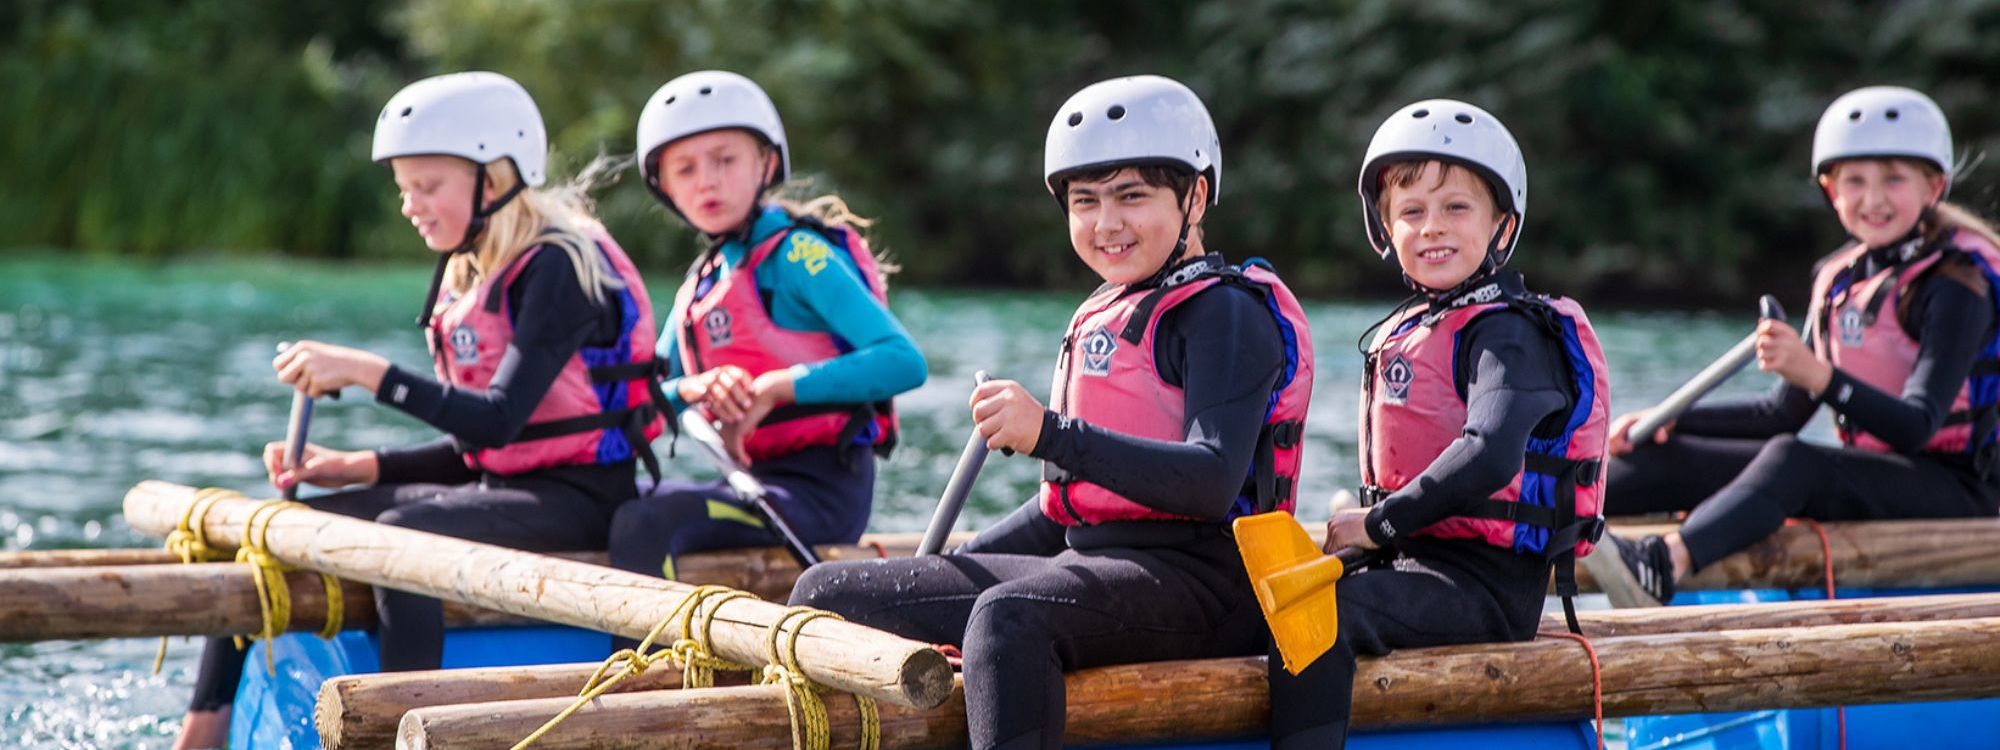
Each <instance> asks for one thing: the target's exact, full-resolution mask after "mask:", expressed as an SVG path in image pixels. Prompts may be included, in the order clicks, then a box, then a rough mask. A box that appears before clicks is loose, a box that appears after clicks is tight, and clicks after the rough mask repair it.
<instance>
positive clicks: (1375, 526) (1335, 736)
mask: <svg viewBox="0 0 2000 750" xmlns="http://www.w3.org/2000/svg"><path fill="white" fill-rule="evenodd" d="M1457 347H1458V349H1457V353H1456V355H1455V356H1454V358H1453V359H1454V361H1455V362H1457V363H1459V364H1458V365H1457V366H1456V367H1455V368H1454V372H1453V386H1454V387H1455V388H1456V389H1457V390H1458V392H1459V393H1460V394H1461V395H1462V396H1463V397H1464V398H1465V402H1466V421H1465V427H1464V429H1463V431H1462V432H1461V433H1460V436H1459V438H1458V439H1457V440H1454V441H1452V443H1451V444H1450V445H1449V446H1447V447H1446V448H1445V450H1444V452H1443V453H1441V454H1439V455H1438V457H1437V459H1435V460H1434V461H1432V462H1431V464H1430V466H1429V467H1428V468H1426V469H1425V470H1424V472H1423V473H1422V474H1421V475H1419V476H1418V477H1417V478H1416V479H1415V480H1413V481H1411V482H1410V483H1409V484H1407V485H1405V486H1404V487H1403V488H1402V489H1399V490H1397V491H1396V492H1393V493H1391V494H1390V495H1389V496H1388V497H1386V498H1384V499H1383V500H1382V502H1380V503H1377V504H1376V505H1375V506H1374V507H1373V508H1372V509H1370V510H1369V512H1368V531H1369V537H1370V538H1371V539H1373V540H1374V541H1375V543H1376V544H1378V545H1381V546H1382V547H1383V548H1384V549H1388V550H1392V551H1393V553H1394V554H1393V557H1391V558H1390V559H1388V560H1387V561H1385V562H1380V563H1376V564H1374V565H1371V566H1368V567H1365V568H1363V569H1361V570H1359V571H1350V572H1349V573H1348V574H1347V575H1346V576H1345V577H1343V578H1342V579H1341V580H1340V583H1339V584H1338V585H1337V587H1336V590H1335V591H1336V593H1335V601H1336V602H1337V603H1338V606H1339V608H1340V637H1339V638H1338V639H1337V640H1336V641H1335V642H1334V645H1333V648H1332V649H1330V650H1329V651H1327V653H1326V654H1325V655H1323V656H1321V657H1320V658H1319V660H1318V661H1315V662H1313V664H1312V665H1311V666H1309V667H1307V668H1306V669H1305V671H1304V672H1303V673H1301V674H1299V675H1297V676H1293V675H1291V674H1290V673H1288V672H1286V671H1285V669H1284V667H1283V663H1284V662H1283V659H1282V658H1281V657H1280V656H1279V654H1278V652H1277V649H1276V647H1275V644H1274V645H1273V647H1272V649H1271V651H1270V654H1269V669H1270V679H1271V747H1272V748H1274V749H1275V750H1308V749H1310V750H1324V749H1326V748H1339V747H1341V746H1342V745H1343V744H1344V743H1345V742H1346V741H1347V729H1348V720H1349V715H1350V711H1351V709H1352V703H1353V687H1354V674H1355V669H1356V662H1355V657H1356V656H1357V655H1362V654H1365V655H1369V656H1381V655H1384V654H1387V653H1389V652H1390V651H1392V650H1394V649H1398V648H1416V647H1422V646H1442V645H1449V644H1458V643H1490V642H1498V641H1522V640H1527V639H1530V638H1533V637H1534V635H1535V630H1536V628H1537V626H1538V625H1539V624H1540V621H1541V616H1542V605H1543V602H1544V601H1545V597H1546V595H1547V591H1548V585H1549V571H1550V563H1549V561H1548V560H1546V559H1544V558H1542V557H1541V556H1539V555H1524V554H1519V553H1516V552H1514V551H1512V550H1507V549H1501V548H1499V547H1495V546H1493V545H1490V544H1487V543H1485V542H1482V541H1476V540H1469V539H1436V538H1429V537H1422V536H1407V535H1403V536H1398V537H1389V536H1385V535H1384V534H1383V528H1384V525H1383V523H1382V521H1383V520H1384V519H1387V520H1388V521H1389V524H1388V526H1389V527H1391V528H1394V529H1422V528H1424V527H1427V526H1430V525H1431V524H1434V523H1437V522H1439V521H1442V520H1445V519H1446V518H1449V517H1451V516H1453V515H1455V514H1457V513H1459V512H1461V511H1464V510H1468V509H1469V508H1470V507H1472V506H1473V505H1474V504H1475V503H1477V502H1478V501H1481V500H1484V499H1486V498H1490V497H1493V496H1494V495H1495V494H1497V493H1498V492H1499V491H1500V490H1501V489H1503V488H1505V487H1506V486H1507V484H1508V483H1509V482H1511V481H1512V480H1513V478H1514V476H1515V475H1516V474H1519V473H1520V471H1521V460H1522V456H1523V455H1524V454H1525V453H1526V451H1527V444H1528V438H1529V436H1530V435H1531V434H1538V435H1539V434H1549V433H1551V432H1552V431H1553V432H1560V431H1561V429H1562V425H1560V424H1558V423H1557V422H1560V421H1561V420H1563V418H1564V415H1567V414H1569V412H1570V410H1571V408H1572V405H1573V404H1574V403H1575V400H1576V389H1575V386H1574V384H1573V383H1572V382H1571V380H1570V377H1569V374H1568V373H1569V365H1568V360H1567V358H1566V357H1565V356H1564V355H1563V352H1562V348H1561V345H1560V344H1559V343H1558V342H1557V340H1556V339H1555V338H1554V337H1553V336H1552V335H1551V334H1550V332H1549V331H1548V329H1546V328H1544V327H1542V326H1541V325H1540V324H1538V323H1536V322H1534V321H1532V320H1530V319H1529V318H1528V316H1526V315H1523V314H1520V313H1518V312H1515V311H1513V310H1502V311H1498V312H1493V313H1488V314H1486V315H1484V316H1482V317H1480V318H1478V319H1477V320H1474V321H1473V322H1472V323H1471V324H1470V325H1468V326H1467V327H1466V328H1465V329H1464V331H1463V332H1462V333H1461V334H1460V336H1459V339H1458V343H1457ZM1369 376H1370V375H1364V376H1363V377H1369Z"/></svg>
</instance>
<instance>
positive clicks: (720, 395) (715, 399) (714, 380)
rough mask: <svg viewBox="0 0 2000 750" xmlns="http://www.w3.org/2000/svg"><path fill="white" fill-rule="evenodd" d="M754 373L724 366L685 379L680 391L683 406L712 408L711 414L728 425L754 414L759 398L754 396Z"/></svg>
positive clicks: (732, 366) (682, 379)
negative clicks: (752, 406)
mask: <svg viewBox="0 0 2000 750" xmlns="http://www.w3.org/2000/svg"><path fill="white" fill-rule="evenodd" d="M751 385H752V380H751V377H750V372H749V371H748V370H745V369H743V368H741V367H737V366H736V365H722V366H720V367H714V368H710V369H709V370H707V371H705V372H702V373H700V374H696V375H689V376H687V377H684V378H681V382H680V385H679V386H678V387H677V388H676V390H679V391H680V397H681V402H682V403H685V404H690V405H692V404H701V405H703V406H706V407H708V413H709V414H712V415H714V416H715V418H716V419H720V420H722V421H724V422H735V421H738V420H741V419H742V418H743V413H744V412H746V411H749V410H750V407H751V405H752V402H753V401H754V400H755V394H753V393H752V392H751V389H750V387H751Z"/></svg>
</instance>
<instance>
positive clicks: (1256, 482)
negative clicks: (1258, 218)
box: [1041, 256, 1313, 526]
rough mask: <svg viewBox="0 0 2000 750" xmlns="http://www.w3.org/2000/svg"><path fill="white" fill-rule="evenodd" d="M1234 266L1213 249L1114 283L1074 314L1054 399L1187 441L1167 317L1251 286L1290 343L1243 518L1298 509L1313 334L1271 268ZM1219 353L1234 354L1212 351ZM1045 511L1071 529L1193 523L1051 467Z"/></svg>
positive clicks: (1080, 412)
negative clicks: (1160, 359)
mask: <svg viewBox="0 0 2000 750" xmlns="http://www.w3.org/2000/svg"><path fill="white" fill-rule="evenodd" d="M1260 262H1261V261H1255V260H1253V261H1251V262H1250V263H1247V264H1244V265H1242V266H1230V265H1224V264H1223V263H1222V262H1221V261H1220V260H1219V259H1218V258H1216V257H1215V256H1209V257H1207V258H1204V259H1202V260H1201V261H1196V262H1194V263H1192V264H1189V265H1187V266H1183V267H1182V268H1181V269H1179V270H1177V271H1175V272H1174V274H1172V275H1171V276H1169V277H1168V278H1167V280H1166V281H1164V282H1163V283H1161V285H1160V286H1159V287H1156V288H1154V289H1152V290H1151V291H1146V290H1140V289H1132V288H1130V287H1127V286H1114V285H1110V284H1107V285H1105V286H1104V287H1102V288H1100V289H1098V290H1097V292H1096V293H1094V294H1092V295H1091V296H1090V298H1089V299H1086V300H1084V302H1083V305H1082V306H1081V307H1078V308H1077V310H1076V314H1075V316H1073V317H1072V318H1070V324H1069V329H1068V333H1067V334H1065V335H1064V336H1063V349H1062V356H1061V358H1060V360H1059V362H1058V364H1057V365H1056V372H1055V384H1054V385H1053V386H1052V388H1051V392H1050V397H1049V400H1050V405H1051V407H1052V408H1054V409H1055V411H1056V412H1057V413H1059V414H1063V415H1065V416H1071V417H1077V418H1080V419H1082V420H1084V421H1086V422H1089V423H1091V424H1094V425H1097V426H1099V427H1103V428H1105V429H1108V430H1112V431H1115V432H1119V433H1123V434H1126V435H1133V436H1137V437H1142V438H1152V439H1155V440H1170V441H1174V442H1179V441H1181V440H1184V439H1185V438H1186V431H1187V425H1186V411H1187V403H1186V401H1185V400H1184V397H1183V394H1182V392H1181V389H1180V388H1178V387H1175V386H1172V385H1169V384H1168V383H1167V382H1166V381H1164V380H1162V379H1161V378H1160V372H1159V368H1158V365H1157V363H1155V362H1154V360H1153V345H1154V334H1155V332H1156V329H1158V327H1159V325H1160V318H1161V316H1163V315H1165V314H1166V312H1167V311H1168V310H1171V309H1173V308H1174V306H1176V305H1179V304H1181V303H1182V302H1185V301H1187V300H1188V299H1189V298H1191V297H1193V296H1195V295H1196V294H1200V293H1201V292H1202V291H1203V290H1206V289H1208V288H1209V287H1211V286H1215V285H1217V284H1235V285H1238V286H1241V287H1243V288H1246V289H1250V290H1252V291H1254V292H1256V293H1257V295H1258V296H1259V297H1260V298H1261V299H1263V300H1264V305H1265V307H1266V308H1267V309H1268V310H1269V311H1270V313H1271V317H1272V319H1273V321H1275V322H1276V323H1277V326H1278V330H1279V332H1280V334H1281V335H1282V336H1283V338H1284V342H1285V369H1284V373H1283V374H1282V375H1280V376H1279V378H1278V385H1277V389H1276V390H1275V391H1274V392H1272V394H1271V398H1270V401H1269V402H1268V404H1267V405H1266V407H1265V413H1264V429H1263V430H1262V431H1260V432H1259V433H1258V438H1257V451H1256V458H1255V459H1254V460H1253V462H1252V465H1251V472H1250V474H1251V475H1250V476H1248V477H1245V478H1244V491H1243V494H1242V495H1240V496H1238V497H1237V498H1236V504H1235V505H1234V506H1233V507H1232V508H1231V509H1230V511H1229V514H1228V516H1227V518H1226V519H1225V522H1227V521H1228V520H1234V519H1235V518H1236V517H1238V516H1244V515H1252V514H1257V513H1267V512H1270V511H1274V510H1275V511H1283V512H1287V513H1289V512H1291V510H1292V507H1293V505H1294V504H1295V502H1296V501H1295V497H1294V496H1295V493H1296V489H1297V486H1298V478H1299V462H1300V458H1301V453H1302V452H1303V451H1302V446H1301V442H1302V438H1303V437H1304V433H1305V418H1306V407H1307V405H1308V403H1309V402H1310V401H1311V399H1312V380H1313V350H1312V333H1311V330H1310V328H1308V326H1307V325H1306V316H1305V312H1304V310H1303V309H1301V308H1300V307H1299V302H1298V299H1297V298H1295V297H1293V296H1292V292H1291V290H1290V289H1287V288H1286V287H1285V283H1284V282H1283V281H1281V280H1279V278H1278V276H1277V274H1274V273H1272V272H1271V271H1270V269H1269V268H1268V267H1266V266H1262V265H1257V264H1258V263H1260ZM1209 356H1228V355H1227V353H1225V352H1212V353H1209ZM1042 472H1043V475H1042V479H1043V481H1042V500H1041V503H1042V513H1043V515H1046V516H1048V517H1049V519H1051V520H1053V521H1055V522H1057V523H1060V524H1062V525H1064V526H1086V525H1094V524H1101V523H1106V522H1110V521H1127V520H1187V519H1185V518H1183V517H1180V516H1175V515H1173V514H1169V513H1164V512H1161V511H1157V510H1154V509H1152V508H1148V507H1146V506H1144V505H1140V504H1138V503H1136V502H1133V501H1131V500H1127V499H1125V498H1123V497H1120V496H1119V495H1117V494H1115V493H1113V492H1112V491H1110V490H1108V489H1105V488H1103V487H1101V486H1098V485H1096V484H1092V483H1090V482H1087V481H1084V480H1082V479H1077V478H1075V477H1073V476H1071V475H1069V473H1068V472H1065V471H1063V470H1062V469H1061V468H1059V467H1057V466H1056V465H1055V464H1052V463H1048V462H1043V464H1042Z"/></svg>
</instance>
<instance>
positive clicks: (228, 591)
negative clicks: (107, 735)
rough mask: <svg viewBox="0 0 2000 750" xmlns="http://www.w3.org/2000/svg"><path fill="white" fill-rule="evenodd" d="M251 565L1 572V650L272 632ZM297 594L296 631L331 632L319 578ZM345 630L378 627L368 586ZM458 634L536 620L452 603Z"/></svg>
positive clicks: (450, 614) (309, 576) (346, 609)
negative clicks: (32, 644) (18, 644)
mask: <svg viewBox="0 0 2000 750" xmlns="http://www.w3.org/2000/svg"><path fill="white" fill-rule="evenodd" d="M252 575H253V574H252V571H251V568H250V566H249V565H247V564H239V563H201V564H199V565H182V564H180V563H173V564H168V565H116V566H96V567H87V568H31V569H18V570H8V571H0V602H6V603H7V605H6V606H4V607H0V642H7V641H53V640H69V639H84V638H139V637H151V636H162V635H191V636H233V635H249V634H251V633H257V632H261V631H262V630H263V621H264V618H263V613H262V612H261V611H260V610H259V609H258V605H257V584H256V581H255V580H253V578H252ZM285 583H286V586H287V588H288V590H289V591H290V592H291V600H292V613H291V614H292V617H291V623H290V627H289V628H288V629H289V630H292V631H303V632H309V633H310V632H317V631H318V630H320V629H321V628H323V627H325V625H326V610H327V601H326V588H325V586H324V585H323V584H322V583H321V582H320V577H319V576H318V575H317V574H314V573H306V572H294V573H290V574H287V575H286V576H285ZM341 601H342V613H341V621H342V622H343V623H344V628H346V629H355V628H368V627H373V626H374V625H375V597H374V595H373V592H371V591H370V590H369V588H368V586H366V585H363V584H359V583H353V582H345V581H344V582H342V584H341ZM444 616H445V624H446V625H447V626H450V627H490V626H497V625H523V624H530V623H532V622H534V621H533V620H530V619H528V618H525V617H518V616H515V615H509V614H505V613H501V612H495V611H492V610H486V609H479V608H477V607H468V606H465V605H463V604H457V603H453V602H447V603H446V604H445V608H444Z"/></svg>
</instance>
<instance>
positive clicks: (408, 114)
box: [403, 107, 416, 120]
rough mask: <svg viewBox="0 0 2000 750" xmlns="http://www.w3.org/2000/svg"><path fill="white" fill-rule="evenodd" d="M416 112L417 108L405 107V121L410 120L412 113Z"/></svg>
mask: <svg viewBox="0 0 2000 750" xmlns="http://www.w3.org/2000/svg"><path fill="white" fill-rule="evenodd" d="M415 111H416V108H415V107H404V108H403V119H405V120H408V119H410V113H411V112H415Z"/></svg>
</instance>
